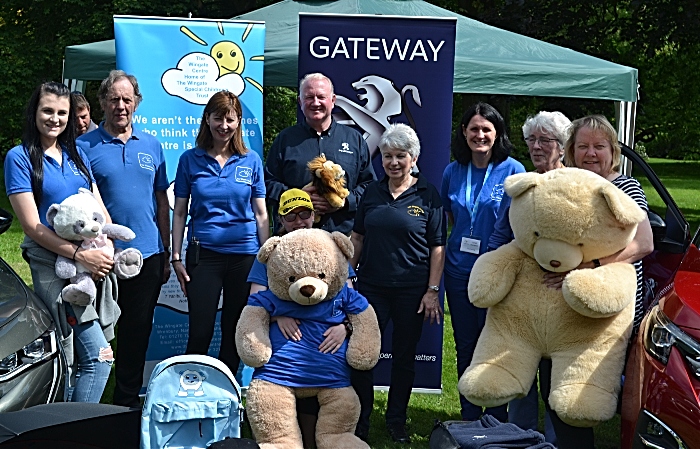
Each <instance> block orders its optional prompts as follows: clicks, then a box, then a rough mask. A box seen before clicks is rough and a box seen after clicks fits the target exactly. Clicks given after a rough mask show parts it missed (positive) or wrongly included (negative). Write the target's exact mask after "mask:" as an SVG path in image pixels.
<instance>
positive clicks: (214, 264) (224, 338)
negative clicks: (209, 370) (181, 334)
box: [186, 248, 255, 373]
mask: <svg viewBox="0 0 700 449" xmlns="http://www.w3.org/2000/svg"><path fill="white" fill-rule="evenodd" d="M254 260H255V256H254V255H252V254H222V253H218V252H216V251H212V250H209V249H205V248H202V249H201V250H200V253H199V263H198V264H197V266H196V267H187V273H188V274H189V276H190V282H189V283H188V284H187V305H188V308H189V319H190V326H189V338H188V340H187V351H186V352H187V354H206V353H207V351H208V350H209V344H210V343H211V339H212V337H213V336H214V324H215V322H216V312H217V307H218V305H219V297H220V296H221V289H222V288H223V289H224V303H223V307H222V309H221V349H220V350H219V360H221V361H222V362H224V363H225V364H226V366H228V367H229V369H230V370H231V372H233V373H235V372H237V371H238V364H239V362H240V361H241V359H240V357H239V356H238V351H237V350H236V340H235V339H236V325H237V324H238V319H239V318H240V317H241V313H242V312H243V308H244V307H245V305H246V304H247V302H248V294H249V293H250V283H248V282H246V280H247V279H248V274H249V273H250V267H252V266H253V261H254Z"/></svg>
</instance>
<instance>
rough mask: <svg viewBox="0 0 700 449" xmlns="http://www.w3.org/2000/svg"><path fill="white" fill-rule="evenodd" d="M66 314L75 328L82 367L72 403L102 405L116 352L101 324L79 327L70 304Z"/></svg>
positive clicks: (67, 305)
mask: <svg viewBox="0 0 700 449" xmlns="http://www.w3.org/2000/svg"><path fill="white" fill-rule="evenodd" d="M66 313H67V314H68V323H69V324H70V325H71V327H72V328H73V347H74V350H75V358H76V361H77V363H78V369H77V372H76V380H75V386H74V387H73V388H72V391H71V392H70V393H69V400H70V402H93V403H98V402H100V399H101V398H102V393H103V392H104V389H105V386H106V385H107V379H109V372H110V370H111V369H112V363H113V362H114V357H113V356H112V355H111V354H112V348H111V347H110V345H109V343H108V342H107V340H106V339H105V336H104V334H103V333H102V328H101V327H100V323H99V322H98V321H97V320H92V321H88V322H86V323H82V324H78V323H77V322H76V321H75V316H74V315H73V309H72V308H71V306H70V305H69V304H66ZM106 353H108V354H106Z"/></svg>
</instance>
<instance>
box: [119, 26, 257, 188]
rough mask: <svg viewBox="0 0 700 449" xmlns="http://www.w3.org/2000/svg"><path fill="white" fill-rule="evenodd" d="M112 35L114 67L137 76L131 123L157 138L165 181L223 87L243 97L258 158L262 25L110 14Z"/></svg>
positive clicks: (249, 141) (246, 126) (250, 143)
mask: <svg viewBox="0 0 700 449" xmlns="http://www.w3.org/2000/svg"><path fill="white" fill-rule="evenodd" d="M114 36H115V47H116V57H117V68H118V69H120V70H124V71H125V72H126V73H128V74H131V75H134V76H136V78H137V79H138V82H139V87H140V89H141V94H142V95H143V101H142V102H141V104H140V105H139V107H138V109H137V110H136V112H135V113H134V117H133V120H134V124H135V125H136V127H138V128H139V129H141V130H143V131H146V132H148V133H150V134H152V135H153V136H155V137H156V138H158V140H159V141H160V143H161V146H162V147H163V151H164V152H165V163H166V166H167V169H168V179H170V181H173V180H174V179H175V172H176V170H177V162H178V160H179V158H180V155H181V154H182V152H183V151H185V150H188V149H191V148H194V147H195V140H196V138H197V134H198V132H199V127H200V124H201V122H202V111H203V110H204V106H205V105H206V104H207V101H208V100H209V98H210V97H211V96H212V95H213V94H215V93H216V92H218V91H221V90H228V91H229V92H233V93H234V94H236V95H237V96H238V97H239V99H240V100H241V105H242V106H243V117H242V119H241V127H242V130H243V140H244V142H245V144H246V146H247V147H248V148H250V149H251V150H253V151H255V152H257V153H258V154H259V155H260V157H262V156H263V147H262V139H263V135H262V123H263V121H262V118H263V107H262V105H263V100H262V90H263V54H264V51H265V24H264V23H262V22H241V21H231V20H208V19H183V18H179V19H169V18H160V17H131V16H115V17H114Z"/></svg>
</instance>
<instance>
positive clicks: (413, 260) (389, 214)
mask: <svg viewBox="0 0 700 449" xmlns="http://www.w3.org/2000/svg"><path fill="white" fill-rule="evenodd" d="M388 182H389V177H388V176H385V177H384V178H383V179H382V180H381V181H377V182H373V183H372V184H370V185H369V186H368V187H367V190H366V191H365V195H364V196H363V197H362V201H360V206H359V207H358V209H357V214H356V215H355V226H354V228H353V231H354V232H356V233H358V234H360V235H363V236H364V242H363V244H362V254H361V255H360V263H359V269H358V272H357V275H358V279H359V281H360V282H363V283H364V282H366V283H368V284H373V285H381V286H385V287H413V286H416V287H426V286H427V285H428V277H429V274H430V248H432V247H434V246H444V245H445V239H446V235H447V230H446V229H445V226H446V221H445V219H444V212H443V208H442V201H441V200H440V194H439V193H438V191H437V189H436V188H435V187H434V186H433V185H432V184H430V183H429V182H428V180H427V178H426V177H425V176H424V175H422V174H418V181H417V182H416V183H415V184H414V185H412V186H411V187H409V188H408V189H407V190H406V191H405V192H403V193H402V194H401V195H399V197H398V198H396V199H394V197H393V196H392V195H391V193H390V192H389V185H388Z"/></svg>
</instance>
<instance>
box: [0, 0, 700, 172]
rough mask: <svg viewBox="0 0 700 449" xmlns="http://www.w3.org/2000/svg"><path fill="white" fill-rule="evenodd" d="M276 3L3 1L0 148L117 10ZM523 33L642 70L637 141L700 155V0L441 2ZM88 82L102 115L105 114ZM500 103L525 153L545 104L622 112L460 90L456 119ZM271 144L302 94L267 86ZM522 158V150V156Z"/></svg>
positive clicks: (236, 8) (164, 12)
mask: <svg viewBox="0 0 700 449" xmlns="http://www.w3.org/2000/svg"><path fill="white" fill-rule="evenodd" d="M272 3H274V0H236V1H226V0H172V1H169V2H163V1H162V0H51V1H47V0H34V1H32V2H27V1H26V0H2V2H0V79H1V80H2V81H3V82H2V83H0V116H1V117H2V118H3V120H2V122H1V123H0V154H4V153H5V152H6V151H7V150H8V149H9V148H10V147H12V146H13V145H15V144H16V143H17V142H18V140H19V139H20V137H21V132H22V116H23V111H24V107H25V104H26V102H27V100H28V98H29V96H30V94H31V91H32V89H33V88H34V87H35V86H36V85H37V84H38V83H40V82H42V81H46V80H58V79H60V76H61V69H62V59H63V54H64V48H65V46H67V45H76V44H83V43H88V42H95V41H99V40H104V39H111V38H113V37H114V30H113V25H112V15H115V14H131V15H152V16H166V17H167V16H172V17H187V15H188V14H189V13H191V14H192V16H193V17H207V18H230V17H233V16H235V15H238V14H242V13H244V12H247V11H251V10H253V9H256V8H259V7H262V6H266V5H269V4H272ZM431 3H434V4H436V5H438V6H441V7H443V8H446V9H449V10H452V11H455V12H457V13H459V14H463V15H465V16H467V17H470V18H473V19H476V20H479V21H481V22H484V23H487V24H489V25H493V26H496V27H499V28H503V29H506V30H509V31H513V32H515V33H519V34H523V35H526V36H530V37H533V38H535V39H540V40H543V41H546V42H550V43H553V44H556V45H561V46H564V47H567V48H571V49H573V50H576V51H580V52H583V53H586V54H589V55H592V56H596V57H600V58H603V59H607V60H610V61H613V62H617V63H620V64H624V65H628V66H632V67H636V68H637V69H639V81H640V85H641V87H640V96H641V99H640V101H639V103H638V121H637V140H638V142H640V143H641V144H642V145H643V146H644V149H645V150H646V152H647V153H648V154H649V155H650V156H659V157H668V158H677V159H683V158H686V159H700V146H699V145H697V142H698V141H700V70H698V68H697V67H698V63H699V62H700V51H699V50H700V2H698V1H697V0H589V1H586V2H579V1H575V0H431ZM95 90H96V84H95V83H88V89H87V94H88V98H89V99H90V100H91V103H92V104H93V111H92V112H93V114H92V116H93V119H95V120H99V118H100V117H101V111H99V106H98V105H97V102H96V101H95V98H94V92H95ZM477 100H484V101H488V102H491V103H492V104H494V106H496V107H497V108H498V109H499V110H500V111H501V112H502V113H503V115H504V116H505V117H506V119H507V120H508V122H509V123H510V130H511V137H512V140H513V141H514V142H515V143H516V145H517V146H518V153H519V154H517V155H519V156H524V154H525V153H524V152H525V146H524V145H523V144H522V139H521V135H522V134H521V131H520V126H521V124H522V123H523V121H524V119H525V118H526V117H527V115H530V114H534V113H536V112H537V111H539V110H559V111H562V112H563V113H564V114H566V115H567V116H568V117H570V118H576V117H580V116H581V115H584V114H587V113H602V114H605V115H606V116H608V117H611V118H612V117H614V109H613V104H612V102H609V101H594V100H580V99H575V100H574V99H567V98H549V97H546V98H545V97H515V96H502V95H491V96H480V95H455V103H454V114H453V115H454V119H455V121H457V120H459V118H460V117H461V114H462V111H464V109H465V108H466V107H468V106H469V105H470V104H472V103H473V102H474V101H477ZM264 102H265V103H264V105H265V137H264V143H265V148H268V147H269V145H270V144H271V142H272V139H274V136H275V135H276V134H277V133H278V132H279V130H281V129H283V128H284V127H286V126H288V125H290V124H292V123H294V121H295V120H296V117H295V114H296V109H295V99H294V91H293V90H290V89H286V88H276V87H266V88H265V100H264ZM517 155H516V156H517Z"/></svg>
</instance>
